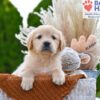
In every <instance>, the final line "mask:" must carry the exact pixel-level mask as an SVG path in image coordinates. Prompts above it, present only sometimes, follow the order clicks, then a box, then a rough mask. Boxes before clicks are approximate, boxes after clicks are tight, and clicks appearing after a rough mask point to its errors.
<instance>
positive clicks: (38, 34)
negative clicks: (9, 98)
mask: <svg viewBox="0 0 100 100" xmlns="http://www.w3.org/2000/svg"><path fill="white" fill-rule="evenodd" d="M27 47H28V54H27V55H26V56H25V58H24V62H23V63H22V64H21V65H20V66H19V68H18V69H17V70H16V71H15V72H14V73H13V74H14V75H18V76H20V77H22V82H21V87H22V89H24V90H30V89H32V87H33V82H34V80H35V76H36V75H38V74H40V73H47V74H50V75H51V76H52V80H53V82H54V83H55V84H57V85H62V84H64V82H65V74H64V72H63V70H62V65H61V50H63V49H64V47H65V41H64V37H63V36H62V33H61V32H60V31H58V30H57V29H55V28H54V27H53V26H50V25H42V26H39V27H37V28H36V29H34V30H33V31H32V32H31V33H30V34H29V36H28V39H27Z"/></svg>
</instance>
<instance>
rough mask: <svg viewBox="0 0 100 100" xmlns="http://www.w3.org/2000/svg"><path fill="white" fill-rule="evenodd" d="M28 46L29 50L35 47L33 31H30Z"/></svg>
mask: <svg viewBox="0 0 100 100" xmlns="http://www.w3.org/2000/svg"><path fill="white" fill-rule="evenodd" d="M27 48H28V50H32V49H33V32H31V33H29V36H28V39H27Z"/></svg>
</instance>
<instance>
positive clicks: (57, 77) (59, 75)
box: [52, 69, 65, 85]
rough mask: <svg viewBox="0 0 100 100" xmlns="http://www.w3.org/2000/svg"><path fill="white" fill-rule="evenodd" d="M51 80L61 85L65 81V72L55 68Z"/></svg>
mask: <svg viewBox="0 0 100 100" xmlns="http://www.w3.org/2000/svg"><path fill="white" fill-rule="evenodd" d="M52 78H53V82H54V83H55V84H57V85H63V84H64V83H65V73H64V72H63V70H61V69H56V70H55V71H53V73H52Z"/></svg>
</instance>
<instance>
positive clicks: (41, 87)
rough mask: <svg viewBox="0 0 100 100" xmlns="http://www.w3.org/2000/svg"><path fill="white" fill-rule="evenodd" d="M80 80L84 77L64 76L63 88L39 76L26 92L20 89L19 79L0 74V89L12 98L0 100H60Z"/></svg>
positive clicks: (47, 77)
mask: <svg viewBox="0 0 100 100" xmlns="http://www.w3.org/2000/svg"><path fill="white" fill-rule="evenodd" d="M81 78H84V75H82V74H80V75H73V76H66V83H65V84H64V85H63V86H57V85H55V84H53V83H52V79H51V77H50V76H47V75H40V76H38V77H36V81H35V82H34V86H33V89H32V90H30V91H27V92H26V91H23V90H22V89H21V87H20V84H21V78H20V77H17V76H14V75H10V74H0V89H1V90H2V91H3V92H4V93H6V95H7V96H8V97H10V98H12V99H2V100H13V99H14V100H62V99H63V98H64V97H65V96H66V95H68V94H69V93H70V92H71V90H72V89H73V88H74V86H75V85H76V83H77V82H78V80H79V79H81ZM0 100H1V98H0Z"/></svg>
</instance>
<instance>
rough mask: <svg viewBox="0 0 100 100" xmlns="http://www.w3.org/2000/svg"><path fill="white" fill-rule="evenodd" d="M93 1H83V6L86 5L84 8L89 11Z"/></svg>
mask: <svg viewBox="0 0 100 100" xmlns="http://www.w3.org/2000/svg"><path fill="white" fill-rule="evenodd" d="M92 4H93V3H92V1H90V0H86V1H85V2H84V3H83V6H84V9H85V10H87V11H90V10H91V9H92V6H93V5H92Z"/></svg>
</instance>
